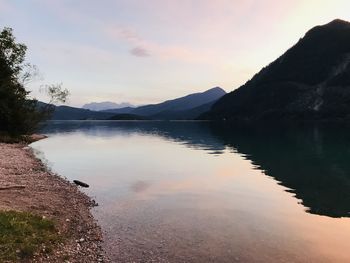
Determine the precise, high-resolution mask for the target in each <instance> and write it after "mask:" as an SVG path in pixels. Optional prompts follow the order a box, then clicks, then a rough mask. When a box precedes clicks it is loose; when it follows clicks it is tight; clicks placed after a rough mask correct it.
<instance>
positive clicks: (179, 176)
mask: <svg viewBox="0 0 350 263" xmlns="http://www.w3.org/2000/svg"><path fill="white" fill-rule="evenodd" d="M265 126H266V125H265ZM349 131H350V129H349V128H348V127H346V126H340V127H339V125H337V126H335V125H324V124H323V125H299V126H276V127H271V126H269V127H264V125H256V126H254V127H252V126H238V125H228V124H222V125H217V124H213V123H206V122H106V121H66V122H60V121H57V122H50V123H49V125H48V126H47V127H46V128H45V129H44V130H43V132H44V133H45V134H47V135H49V138H48V139H46V140H42V141H39V142H36V143H34V144H32V147H33V148H35V149H36V150H38V151H39V152H40V156H41V158H43V159H45V160H46V161H47V162H48V164H49V166H50V167H51V168H52V169H53V170H54V171H55V172H57V173H59V174H60V175H62V176H65V177H67V178H68V179H69V180H74V179H78V180H81V181H84V182H87V183H89V184H90V186H91V187H90V188H89V189H87V190H86V192H87V194H89V195H90V196H92V197H94V198H95V200H96V201H97V202H98V203H99V206H98V207H97V208H96V209H94V210H93V213H94V215H95V217H96V218H97V219H98V221H99V223H100V225H101V226H102V229H103V230H104V233H105V239H106V248H107V250H108V252H109V253H110V254H111V257H112V259H113V261H114V262H151V261H152V260H153V261H156V262H169V261H170V262H236V261H237V262H238V261H241V262H350V252H349V251H350V250H349V248H350V245H349V244H350V219H349V216H350V214H349V212H350V133H349Z"/></svg>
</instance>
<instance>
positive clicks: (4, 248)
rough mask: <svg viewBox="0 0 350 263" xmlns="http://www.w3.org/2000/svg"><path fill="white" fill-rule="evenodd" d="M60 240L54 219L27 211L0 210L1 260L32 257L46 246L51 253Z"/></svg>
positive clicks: (46, 249)
mask: <svg viewBox="0 0 350 263" xmlns="http://www.w3.org/2000/svg"><path fill="white" fill-rule="evenodd" d="M59 241H60V237H59V235H58V233H57V230H56V229H55V225H54V223H53V221H51V220H48V219H43V218H42V217H40V216H37V215H33V214H31V213H27V212H16V211H0V262H3V261H5V262H6V261H18V260H20V259H27V258H30V257H32V256H33V255H34V254H35V253H36V252H39V251H43V248H44V247H45V252H46V253H50V251H51V249H52V246H53V245H54V244H55V243H57V242H59Z"/></svg>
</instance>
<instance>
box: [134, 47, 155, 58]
mask: <svg viewBox="0 0 350 263" xmlns="http://www.w3.org/2000/svg"><path fill="white" fill-rule="evenodd" d="M130 54H132V55H133V56H135V57H148V56H149V55H150V54H149V53H148V51H147V50H146V49H144V48H142V47H135V48H132V49H131V50H130Z"/></svg>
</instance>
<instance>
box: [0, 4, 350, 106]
mask: <svg viewBox="0 0 350 263" xmlns="http://www.w3.org/2000/svg"><path fill="white" fill-rule="evenodd" d="M349 10H350V1H349V0H332V1H328V0H282V1H276V0H172V1H171V0H103V1H96V0H94V1H92V0H74V1H73V0H70V1H69V0H57V1H53V0H26V1H23V0H0V25H1V26H2V27H4V26H8V27H12V28H13V29H14V33H15V36H16V37H17V39H18V41H19V42H23V43H25V44H26V45H27V46H28V49H29V50H28V57H27V58H28V61H29V62H30V63H32V64H35V65H37V66H38V68H39V69H40V73H41V79H38V80H37V81H35V82H33V83H32V84H31V85H30V88H31V89H32V90H33V95H35V96H36V97H38V98H39V99H44V97H43V96H42V94H40V93H39V92H38V90H39V87H40V85H42V84H44V83H49V84H50V83H63V86H64V87H65V88H67V89H69V90H70V92H71V97H70V101H69V104H70V105H73V106H81V105H82V104H84V103H86V102H91V101H114V102H131V103H134V104H146V103H156V102H160V101H163V100H166V99H170V98H175V97H179V96H183V95H186V94H189V93H193V92H199V91H204V90H206V89H209V88H212V87H214V86H220V87H222V88H223V89H225V90H226V91H232V90H233V89H235V88H238V87H239V86H240V85H241V84H244V83H245V82H246V81H247V80H248V79H250V78H251V77H252V76H253V75H254V74H255V73H256V72H257V71H259V70H260V69H261V68H262V67H263V66H265V65H267V64H268V63H270V62H272V61H273V60H274V59H276V58H277V57H278V56H279V55H281V54H282V53H283V52H285V51H286V50H287V49H288V48H289V47H291V46H292V45H293V44H295V43H296V42H297V41H298V39H299V38H301V37H302V36H303V35H304V34H305V33H306V31H307V30H309V29H310V28H312V27H313V26H316V25H319V24H325V23H328V22H330V21H331V20H333V19H335V18H341V19H344V20H348V21H349V20H350V11H349Z"/></svg>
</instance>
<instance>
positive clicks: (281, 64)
mask: <svg viewBox="0 0 350 263" xmlns="http://www.w3.org/2000/svg"><path fill="white" fill-rule="evenodd" d="M200 118H201V119H209V120H249V121H256V120H350V23H348V22H346V21H342V20H334V21H332V22H331V23H329V24H326V25H323V26H317V27H314V28H313V29H311V30H310V31H308V32H307V33H306V35H305V36H304V37H303V38H302V39H300V40H299V42H298V43H297V44H296V45H295V46H293V47H292V48H291V49H289V50H288V51H287V52H286V53H285V54H283V55H282V56H281V57H279V58H278V59H277V60H275V61H274V62H273V63H271V64H270V65H268V66H267V67H265V68H263V69H262V70H261V71H260V72H259V73H258V74H256V75H255V76H254V77H253V78H252V79H251V80H250V81H248V82H247V83H246V84H244V85H243V86H241V87H240V88H238V89H236V90H234V91H232V92H231V93H229V94H227V95H225V96H223V97H222V98H221V99H220V100H218V101H217V102H216V103H215V104H214V105H213V107H212V108H211V110H210V111H208V112H207V113H204V114H202V115H201V117H200Z"/></svg>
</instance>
